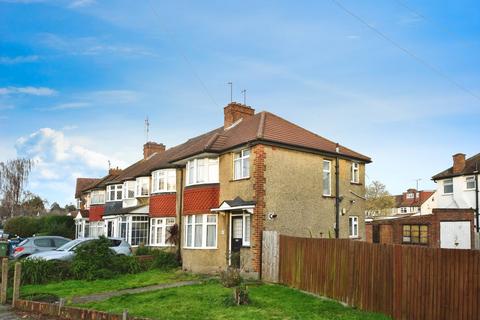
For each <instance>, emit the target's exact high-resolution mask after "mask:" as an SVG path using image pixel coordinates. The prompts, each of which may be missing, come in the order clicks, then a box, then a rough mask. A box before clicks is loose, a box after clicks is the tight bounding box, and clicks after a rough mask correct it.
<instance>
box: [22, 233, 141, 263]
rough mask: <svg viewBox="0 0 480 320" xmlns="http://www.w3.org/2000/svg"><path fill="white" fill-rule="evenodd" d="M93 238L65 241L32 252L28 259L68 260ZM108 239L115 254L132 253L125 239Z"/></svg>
mask: <svg viewBox="0 0 480 320" xmlns="http://www.w3.org/2000/svg"><path fill="white" fill-rule="evenodd" d="M93 240H95V238H81V239H75V240H72V241H70V242H67V243H66V244H64V245H63V246H61V247H60V248H57V249H55V250H51V251H45V252H39V253H36V254H32V255H31V256H29V257H28V259H43V260H58V261H70V260H72V259H73V257H74V256H75V250H76V249H77V248H78V247H80V246H81V245H84V244H85V243H88V242H90V241H93ZM108 240H110V241H111V246H110V249H112V250H113V251H115V253H116V254H119V255H125V256H131V255H132V247H130V245H129V244H128V242H126V241H125V240H123V239H121V238H108Z"/></svg>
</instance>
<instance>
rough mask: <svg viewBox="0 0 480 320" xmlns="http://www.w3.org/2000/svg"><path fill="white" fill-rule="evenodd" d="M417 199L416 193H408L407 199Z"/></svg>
mask: <svg viewBox="0 0 480 320" xmlns="http://www.w3.org/2000/svg"><path fill="white" fill-rule="evenodd" d="M413 198H415V193H407V199H413Z"/></svg>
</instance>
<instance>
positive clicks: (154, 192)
mask: <svg viewBox="0 0 480 320" xmlns="http://www.w3.org/2000/svg"><path fill="white" fill-rule="evenodd" d="M223 118H224V123H223V125H222V126H221V127H219V128H217V129H214V130H211V131H208V132H206V133H204V134H201V135H199V136H197V137H194V138H191V139H189V140H188V141H186V142H184V143H182V144H180V145H177V146H175V147H172V148H165V146H164V145H163V144H157V143H153V142H147V143H146V144H145V145H144V152H143V153H144V155H143V158H142V159H140V160H139V161H138V162H136V163H134V164H133V165H131V166H130V167H128V168H126V169H124V170H122V171H121V173H119V174H118V175H117V176H116V177H115V178H113V179H109V180H108V181H106V182H104V183H103V184H100V183H98V182H97V183H96V184H95V185H94V186H93V187H92V186H91V187H90V188H88V189H84V190H83V191H82V192H81V193H82V194H84V195H85V196H84V198H85V199H87V200H88V199H91V197H92V193H93V191H95V190H98V191H100V190H103V191H104V192H105V198H104V203H102V206H103V207H104V212H103V213H102V214H101V221H102V222H103V224H104V225H103V230H104V234H106V235H108V236H118V237H122V238H125V239H126V240H127V241H128V242H129V243H131V244H132V245H133V246H136V245H138V244H141V243H143V244H147V245H151V246H156V247H169V246H171V244H170V243H168V241H167V239H168V237H169V230H170V228H171V226H173V225H175V224H176V225H178V226H179V231H180V235H181V237H180V238H181V243H180V248H181V254H182V261H183V268H184V269H186V270H191V271H194V272H216V271H219V270H222V269H224V268H225V267H226V266H228V265H229V264H236V265H241V267H242V269H243V270H244V271H245V272H247V273H249V274H251V275H252V276H259V275H260V274H261V247H262V234H263V231H264V230H275V231H278V232H279V233H281V234H286V235H294V236H301V237H335V236H336V235H337V234H338V237H341V238H353V239H364V238H365V223H364V221H365V216H364V211H365V203H364V195H365V165H366V164H367V163H370V162H371V160H370V158H369V157H367V156H364V155H362V154H360V153H358V152H355V151H353V150H352V149H349V148H347V147H344V146H342V145H340V144H338V143H335V142H333V141H330V140H327V139H325V138H323V137H321V136H319V135H317V134H315V133H313V132H310V131H308V130H306V129H304V128H302V127H299V126H297V125H295V124H293V123H291V122H288V121H287V120H284V119H282V118H281V117H279V116H276V115H274V114H272V113H269V112H259V113H255V110H254V109H252V108H251V107H248V106H245V105H242V104H239V103H230V104H229V105H227V106H226V107H225V108H224V114H223ZM87 196H88V197H87ZM91 209H92V204H91V200H90V205H89V207H88V208H87V207H85V208H84V210H90V212H89V214H88V216H92V213H91ZM80 214H81V210H80V211H79V215H80ZM79 218H80V217H79ZM81 219H84V218H83V215H82V216H81ZM90 220H91V219H90ZM89 223H90V226H92V224H91V223H92V222H91V221H90V222H89ZM232 254H233V256H235V257H240V259H237V258H235V259H232Z"/></svg>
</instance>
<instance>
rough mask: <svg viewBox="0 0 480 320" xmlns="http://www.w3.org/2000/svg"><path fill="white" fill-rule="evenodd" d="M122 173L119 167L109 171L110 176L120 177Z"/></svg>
mask: <svg viewBox="0 0 480 320" xmlns="http://www.w3.org/2000/svg"><path fill="white" fill-rule="evenodd" d="M121 171H122V169H120V168H119V167H116V168H110V169H108V174H114V175H118V174H120V172H121Z"/></svg>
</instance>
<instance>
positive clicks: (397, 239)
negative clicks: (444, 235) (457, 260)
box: [367, 209, 474, 248]
mask: <svg viewBox="0 0 480 320" xmlns="http://www.w3.org/2000/svg"><path fill="white" fill-rule="evenodd" d="M442 221H470V226H471V241H472V242H471V245H472V248H473V245H474V210H473V209H433V214H428V215H422V216H410V217H405V218H398V219H390V220H377V221H373V222H372V223H371V224H376V225H379V226H380V230H379V232H380V243H393V244H402V243H403V225H405V224H422V225H427V226H428V244H427V246H429V247H433V248H440V222H442ZM367 226H368V225H367ZM370 242H371V241H370Z"/></svg>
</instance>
